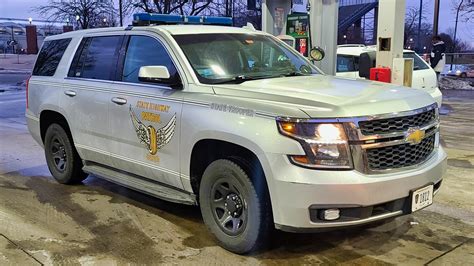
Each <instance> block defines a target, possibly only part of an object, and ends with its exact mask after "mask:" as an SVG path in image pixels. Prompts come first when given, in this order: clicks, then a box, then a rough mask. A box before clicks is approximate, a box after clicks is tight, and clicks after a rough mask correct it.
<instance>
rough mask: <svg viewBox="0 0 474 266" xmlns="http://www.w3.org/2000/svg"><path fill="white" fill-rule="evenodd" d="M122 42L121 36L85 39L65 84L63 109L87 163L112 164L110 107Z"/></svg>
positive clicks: (79, 150)
mask: <svg viewBox="0 0 474 266" xmlns="http://www.w3.org/2000/svg"><path fill="white" fill-rule="evenodd" d="M122 41H123V36H121V35H107V36H88V37H85V38H83V39H82V40H81V42H80V45H79V47H78V49H77V51H76V54H75V56H74V58H73V60H72V63H71V67H70V69H69V73H68V77H67V78H66V80H65V82H64V85H63V88H64V95H63V96H62V99H61V106H62V108H63V109H64V110H65V111H66V112H67V113H68V114H69V124H70V127H71V131H72V133H73V138H74V142H75V145H76V148H77V150H78V152H79V154H80V155H81V157H82V159H84V160H89V161H94V162H97V163H101V164H109V152H108V147H109V146H110V143H109V142H110V137H109V125H108V122H109V116H108V108H109V102H110V90H111V87H112V85H113V79H114V76H115V71H116V66H117V60H118V52H119V49H120V46H121V44H122Z"/></svg>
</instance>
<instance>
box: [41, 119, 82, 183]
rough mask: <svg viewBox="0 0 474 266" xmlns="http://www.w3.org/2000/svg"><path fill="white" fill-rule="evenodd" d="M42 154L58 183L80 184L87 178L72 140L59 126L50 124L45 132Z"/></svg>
mask: <svg viewBox="0 0 474 266" xmlns="http://www.w3.org/2000/svg"><path fill="white" fill-rule="evenodd" d="M44 152H45V156H46V163H47V164H48V168H49V171H50V172H51V174H52V175H53V177H54V178H55V179H56V180H57V181H58V182H59V183H61V184H74V183H80V182H81V181H82V180H84V179H85V178H86V177H87V174H86V173H84V172H83V171H82V161H81V158H80V157H79V154H78V153H77V151H76V149H75V147H74V145H73V141H72V138H71V137H70V136H69V135H68V134H67V132H66V130H64V128H63V127H62V126H61V125H59V124H51V125H50V126H49V127H48V129H47V130H46V134H45V138H44Z"/></svg>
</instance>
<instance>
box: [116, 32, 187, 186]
mask: <svg viewBox="0 0 474 266" xmlns="http://www.w3.org/2000/svg"><path fill="white" fill-rule="evenodd" d="M144 34H145V33H144ZM120 66H121V67H120V68H119V70H118V72H117V80H118V81H117V82H115V83H114V86H113V93H112V94H111V95H110V96H109V100H108V103H109V114H110V120H109V124H108V125H109V128H110V138H109V139H110V144H111V145H110V151H111V160H112V161H113V166H114V167H115V168H117V169H120V170H123V171H126V172H129V173H133V174H136V175H139V176H142V177H146V178H149V179H152V180H155V181H158V182H160V183H165V184H168V185H171V186H173V187H178V188H182V183H181V179H180V171H179V162H180V156H179V134H180V131H179V129H180V126H181V109H182V99H183V93H182V91H181V89H179V88H172V87H170V86H168V85H166V84H159V83H146V82H141V81H139V80H138V71H139V70H140V67H142V66H166V67H167V68H168V70H169V72H170V75H171V76H176V75H178V76H179V74H178V70H177V68H176V65H175V64H174V63H173V60H172V58H171V56H170V53H169V51H168V49H167V47H166V44H165V42H164V41H163V40H162V39H159V38H158V37H157V36H154V35H138V34H136V33H134V35H129V36H127V40H126V44H125V45H124V48H123V56H121V63H120Z"/></svg>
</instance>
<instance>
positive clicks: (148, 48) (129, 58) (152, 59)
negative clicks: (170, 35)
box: [122, 36, 178, 82]
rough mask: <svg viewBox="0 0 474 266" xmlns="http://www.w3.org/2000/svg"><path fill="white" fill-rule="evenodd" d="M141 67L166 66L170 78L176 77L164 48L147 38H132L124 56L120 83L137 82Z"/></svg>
mask: <svg viewBox="0 0 474 266" xmlns="http://www.w3.org/2000/svg"><path fill="white" fill-rule="evenodd" d="M142 66H166V67H167V68H168V71H169V72H170V76H171V77H177V75H178V74H177V71H176V68H175V66H174V64H173V62H172V61H171V58H170V56H169V55H168V53H167V52H166V48H165V47H164V46H163V45H162V44H161V43H160V42H159V41H157V40H156V39H154V38H151V37H147V36H132V37H130V42H129V43H128V48H127V54H126V56H125V63H124V66H123V72H122V81H127V82H139V80H138V71H139V70H140V67H142Z"/></svg>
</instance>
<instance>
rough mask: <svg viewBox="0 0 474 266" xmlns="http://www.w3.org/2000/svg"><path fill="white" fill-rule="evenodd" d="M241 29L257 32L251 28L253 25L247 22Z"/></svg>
mask: <svg viewBox="0 0 474 266" xmlns="http://www.w3.org/2000/svg"><path fill="white" fill-rule="evenodd" d="M242 28H243V29H247V30H251V31H257V30H256V29H255V27H254V26H253V24H252V23H250V22H247V25H245V26H243V27H242Z"/></svg>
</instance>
